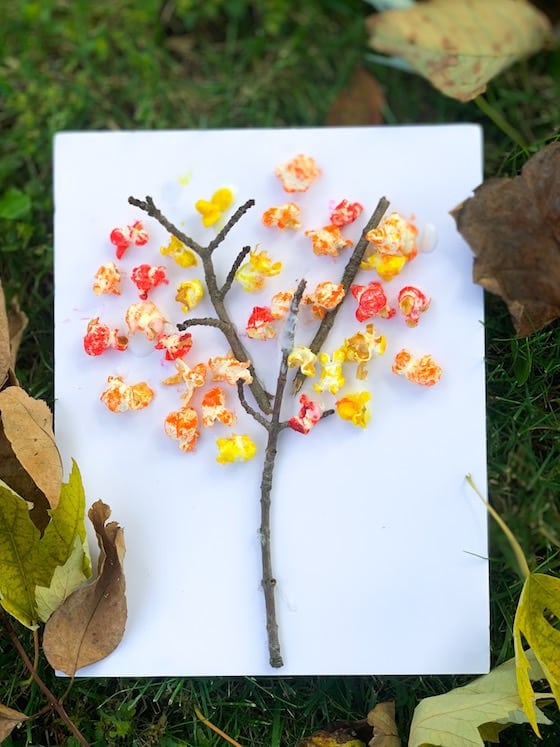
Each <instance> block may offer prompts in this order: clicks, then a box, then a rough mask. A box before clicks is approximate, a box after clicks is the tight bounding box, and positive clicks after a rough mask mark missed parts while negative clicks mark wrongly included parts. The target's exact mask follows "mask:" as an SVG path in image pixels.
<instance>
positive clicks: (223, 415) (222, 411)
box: [202, 386, 237, 428]
mask: <svg viewBox="0 0 560 747" xmlns="http://www.w3.org/2000/svg"><path fill="white" fill-rule="evenodd" d="M216 420H219V421H220V423H223V424H224V425H234V424H235V422H236V420H237V418H236V416H235V413H234V412H233V411H232V410H228V409H227V408H226V395H225V392H224V390H223V389H222V388H221V387H219V386H217V387H214V389H210V390H209V391H208V392H206V394H205V395H204V397H203V398H202V425H204V426H205V427H206V428H210V427H211V426H213V425H214V423H215V422H216Z"/></svg>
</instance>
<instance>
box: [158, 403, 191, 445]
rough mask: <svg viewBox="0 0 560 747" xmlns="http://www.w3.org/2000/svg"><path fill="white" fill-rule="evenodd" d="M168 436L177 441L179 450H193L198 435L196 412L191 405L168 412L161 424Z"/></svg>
mask: <svg viewBox="0 0 560 747" xmlns="http://www.w3.org/2000/svg"><path fill="white" fill-rule="evenodd" d="M163 427H164V430H165V433H166V434H167V435H168V436H169V438H174V439H175V440H177V441H178V442H179V448H180V449H181V451H185V452H186V451H193V450H194V447H195V446H196V442H197V441H198V438H199V436H200V433H199V431H198V430H197V429H198V413H197V412H196V410H195V409H194V408H193V407H183V408H182V409H181V410H174V411H173V412H170V413H169V415H168V416H167V417H166V418H165V422H164V424H163Z"/></svg>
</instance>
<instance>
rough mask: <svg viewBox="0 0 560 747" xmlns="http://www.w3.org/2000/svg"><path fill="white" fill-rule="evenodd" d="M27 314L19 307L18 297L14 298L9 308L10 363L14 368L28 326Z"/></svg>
mask: <svg viewBox="0 0 560 747" xmlns="http://www.w3.org/2000/svg"><path fill="white" fill-rule="evenodd" d="M28 321H29V320H28V318H27V314H25V313H24V312H23V311H22V310H21V309H20V307H19V303H18V300H17V298H12V302H11V304H10V308H9V309H8V331H9V335H10V363H11V367H12V369H14V368H15V367H16V359H17V354H18V350H19V346H20V343H21V338H22V337H23V333H24V332H25V329H26V327H27V322H28Z"/></svg>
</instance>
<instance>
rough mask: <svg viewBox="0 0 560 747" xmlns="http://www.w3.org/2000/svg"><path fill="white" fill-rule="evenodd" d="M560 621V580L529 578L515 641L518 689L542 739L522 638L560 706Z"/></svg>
mask: <svg viewBox="0 0 560 747" xmlns="http://www.w3.org/2000/svg"><path fill="white" fill-rule="evenodd" d="M554 618H555V619H556V622H558V620H559V619H560V578H554V577H553V576H547V575H546V574H544V573H531V574H530V575H529V576H527V578H526V580H525V584H524V586H523V589H522V591H521V597H520V598H519V604H518V605H517V611H516V613H515V620H514V623H513V640H514V644H515V659H516V671H517V687H518V689H519V695H520V697H521V703H522V708H523V710H524V712H525V713H526V715H527V717H528V720H529V723H530V724H531V726H532V727H533V729H534V731H535V733H536V734H537V735H538V736H539V737H540V733H539V729H538V726H537V723H542V722H541V721H539V719H538V713H539V712H538V709H537V708H536V706H535V698H536V697H538V696H536V695H535V693H534V692H533V687H532V685H531V679H532V678H531V675H530V672H529V669H530V659H529V656H528V652H527V651H524V650H523V642H522V638H521V636H522V635H523V637H524V638H525V640H526V641H527V643H528V644H529V645H530V646H531V649H532V652H533V654H534V655H535V657H536V658H537V660H538V662H539V664H540V667H541V668H542V671H543V673H544V677H546V679H547V680H548V683H549V685H550V689H551V690H552V694H553V695H554V699H555V700H556V703H557V705H558V707H560V630H558V629H557V628H555V627H554V625H553V622H552V621H551V619H554Z"/></svg>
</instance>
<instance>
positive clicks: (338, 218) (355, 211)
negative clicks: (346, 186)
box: [330, 200, 364, 226]
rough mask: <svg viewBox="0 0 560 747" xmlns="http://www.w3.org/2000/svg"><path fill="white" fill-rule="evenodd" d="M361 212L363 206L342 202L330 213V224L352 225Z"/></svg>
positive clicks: (346, 201) (357, 203) (356, 203)
mask: <svg viewBox="0 0 560 747" xmlns="http://www.w3.org/2000/svg"><path fill="white" fill-rule="evenodd" d="M363 210H364V206H363V205H361V204H360V203H359V202H348V200H342V202H339V203H338V205H337V206H336V207H335V209H334V210H333V211H332V213H331V218H330V220H331V223H332V224H333V226H347V225H348V224H349V223H353V222H354V221H355V220H356V218H357V217H358V216H359V215H360V214H361V213H362V212H363Z"/></svg>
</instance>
